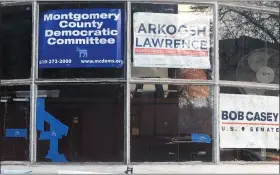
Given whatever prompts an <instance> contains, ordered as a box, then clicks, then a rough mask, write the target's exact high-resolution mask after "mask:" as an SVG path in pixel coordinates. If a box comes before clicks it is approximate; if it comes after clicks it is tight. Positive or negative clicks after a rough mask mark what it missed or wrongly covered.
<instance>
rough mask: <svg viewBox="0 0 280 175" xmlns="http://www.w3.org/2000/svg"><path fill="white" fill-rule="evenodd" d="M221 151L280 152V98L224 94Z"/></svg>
mask: <svg viewBox="0 0 280 175" xmlns="http://www.w3.org/2000/svg"><path fill="white" fill-rule="evenodd" d="M219 118H220V147H221V148H271V149H279V97H273V96H258V95H236V94H220V114H219Z"/></svg>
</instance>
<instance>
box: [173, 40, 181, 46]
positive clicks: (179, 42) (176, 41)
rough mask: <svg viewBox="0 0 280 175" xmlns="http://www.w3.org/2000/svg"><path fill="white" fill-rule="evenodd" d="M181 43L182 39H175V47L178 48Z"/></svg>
mask: <svg viewBox="0 0 280 175" xmlns="http://www.w3.org/2000/svg"><path fill="white" fill-rule="evenodd" d="M180 45H181V41H180V40H178V39H175V40H174V48H178V47H179V46H180Z"/></svg>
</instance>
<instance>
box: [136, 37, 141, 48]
mask: <svg viewBox="0 0 280 175" xmlns="http://www.w3.org/2000/svg"><path fill="white" fill-rule="evenodd" d="M135 42H136V46H137V47H142V45H140V44H139V43H138V42H139V41H138V37H137V38H136V41H135Z"/></svg>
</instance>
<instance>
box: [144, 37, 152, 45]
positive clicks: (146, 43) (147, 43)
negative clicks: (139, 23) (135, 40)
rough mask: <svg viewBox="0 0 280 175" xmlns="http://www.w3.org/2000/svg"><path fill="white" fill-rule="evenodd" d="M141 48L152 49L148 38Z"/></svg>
mask: <svg viewBox="0 0 280 175" xmlns="http://www.w3.org/2000/svg"><path fill="white" fill-rule="evenodd" d="M143 47H152V46H151V43H150V40H149V38H146V39H145V42H144V44H143Z"/></svg>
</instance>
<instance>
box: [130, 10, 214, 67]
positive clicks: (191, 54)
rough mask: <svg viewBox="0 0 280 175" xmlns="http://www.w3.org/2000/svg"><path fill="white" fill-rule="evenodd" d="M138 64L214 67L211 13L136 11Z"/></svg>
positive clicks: (136, 61) (134, 20)
mask: <svg viewBox="0 0 280 175" xmlns="http://www.w3.org/2000/svg"><path fill="white" fill-rule="evenodd" d="M133 28H134V48H133V54H134V56H133V60H134V61H133V63H134V66H136V67H166V68H195V69H210V68H211V66H210V60H209V48H210V35H209V33H210V16H207V15H191V14H164V13H143V12H139V13H134V14H133Z"/></svg>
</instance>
